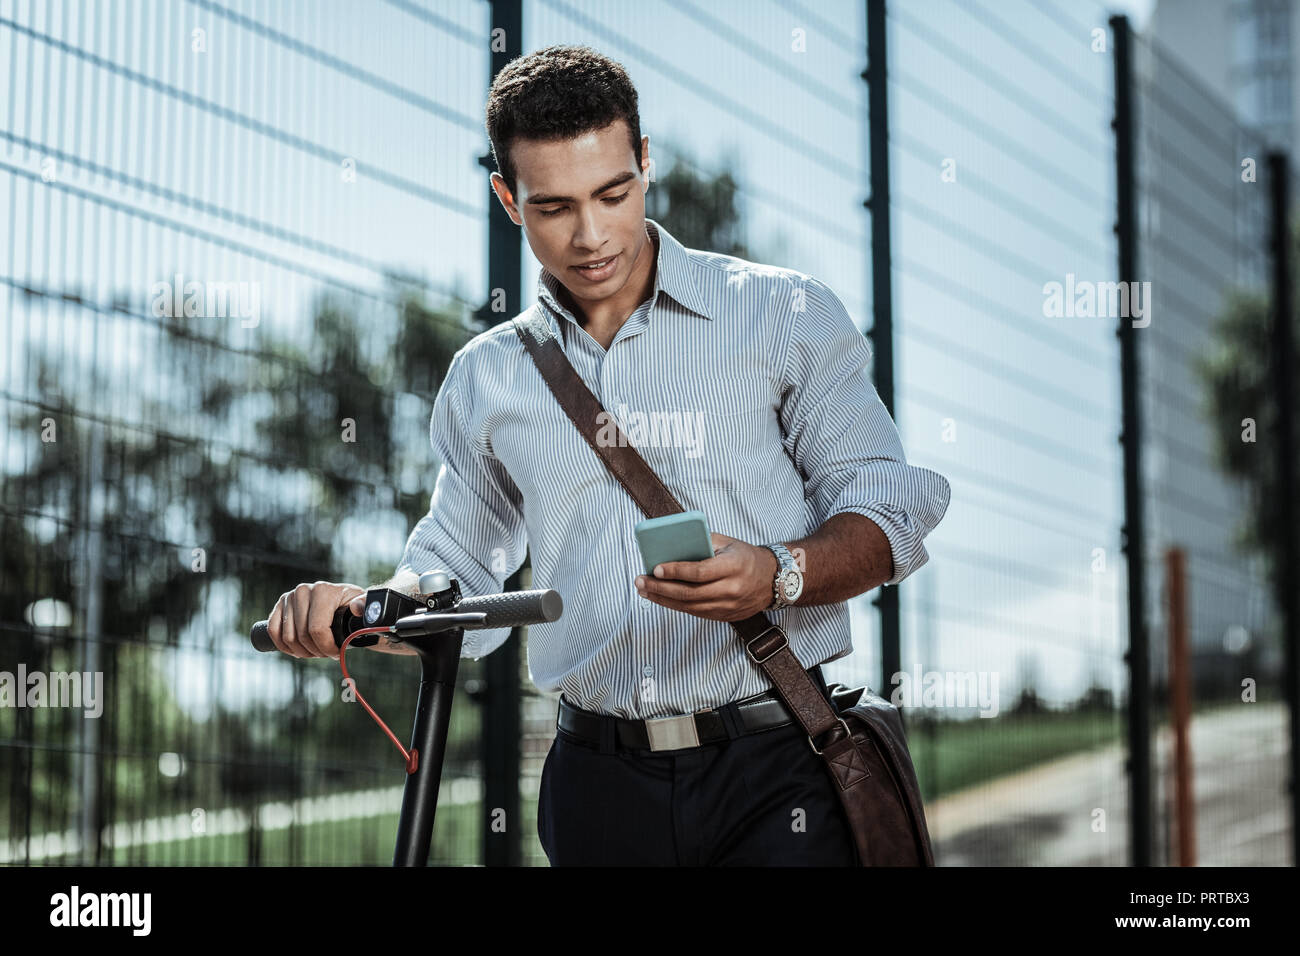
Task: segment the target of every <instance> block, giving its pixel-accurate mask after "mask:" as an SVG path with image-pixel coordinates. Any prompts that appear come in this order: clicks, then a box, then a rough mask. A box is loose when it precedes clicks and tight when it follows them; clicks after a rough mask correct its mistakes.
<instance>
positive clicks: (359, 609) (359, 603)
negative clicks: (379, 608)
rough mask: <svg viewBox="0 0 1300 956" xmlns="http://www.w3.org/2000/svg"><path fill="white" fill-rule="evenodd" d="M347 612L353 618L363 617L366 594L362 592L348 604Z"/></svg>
mask: <svg viewBox="0 0 1300 956" xmlns="http://www.w3.org/2000/svg"><path fill="white" fill-rule="evenodd" d="M348 610H349V611H351V612H352V616H353V617H363V616H364V615H365V613H366V594H365V592H364V591H362V592H361V593H360V594H358V595H357V596H356V597H354V598H353V599H352V600H351V601H350V602H349V603H348Z"/></svg>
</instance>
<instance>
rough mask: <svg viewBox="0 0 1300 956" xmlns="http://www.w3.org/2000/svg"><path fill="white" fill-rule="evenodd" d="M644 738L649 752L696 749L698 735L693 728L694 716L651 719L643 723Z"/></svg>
mask: <svg viewBox="0 0 1300 956" xmlns="http://www.w3.org/2000/svg"><path fill="white" fill-rule="evenodd" d="M645 732H646V736H647V737H649V738H650V749H651V750H681V749H682V748H683V747H698V746H699V745H700V733H699V731H698V730H697V729H696V727H695V715H694V714H682V715H680V716H678V717H651V718H649V719H647V720H646V721H645Z"/></svg>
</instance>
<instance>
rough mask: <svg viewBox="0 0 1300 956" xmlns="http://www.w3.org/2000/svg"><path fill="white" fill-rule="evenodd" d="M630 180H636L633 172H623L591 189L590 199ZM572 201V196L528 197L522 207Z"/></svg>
mask: <svg viewBox="0 0 1300 956" xmlns="http://www.w3.org/2000/svg"><path fill="white" fill-rule="evenodd" d="M630 179H636V173H634V172H632V171H630V170H628V171H625V172H622V173H619V174H618V175H617V176H615V177H614V178H613V179H611V180H610V181H609V182H607V183H605V184H604V185H603V186H601V187H600V188H598V189H593V190H592V191H591V198H592V199H595V198H596V197H597V196H599V195H600V194H601V193H603V192H604V191H605V190H607V189H613V188H614V187H615V186H621V185H623V184H624V183H625V182H627V181H628V180H630ZM572 201H573V197H572V196H529V197H528V199H527V201H526V202H525V203H524V205H525V206H533V205H537V206H540V205H544V204H546V203H553V202H572Z"/></svg>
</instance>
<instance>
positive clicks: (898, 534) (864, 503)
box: [780, 277, 951, 584]
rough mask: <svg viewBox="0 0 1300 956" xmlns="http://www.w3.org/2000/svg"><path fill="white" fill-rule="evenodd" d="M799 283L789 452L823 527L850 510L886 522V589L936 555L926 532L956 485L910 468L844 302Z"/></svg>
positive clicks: (789, 384) (787, 372) (786, 369)
mask: <svg viewBox="0 0 1300 956" xmlns="http://www.w3.org/2000/svg"><path fill="white" fill-rule="evenodd" d="M796 284H797V285H798V286H799V288H801V289H802V293H800V292H799V290H798V289H796V294H795V296H794V297H793V301H794V303H795V309H794V315H793V322H792V323H791V325H790V328H791V330H792V331H791V334H790V338H789V341H788V344H787V349H786V356H785V361H784V364H783V371H782V388H783V390H784V394H783V398H782V401H781V408H780V418H781V426H782V429H783V431H784V432H785V437H784V443H785V449H786V452H787V453H789V454H790V456H791V457H792V458H793V460H794V462H795V465H796V467H797V468H798V469H799V472H800V474H801V475H802V477H803V480H804V494H805V496H806V498H807V499H808V501H809V503H810V505H811V508H812V510H813V513H814V514H815V516H816V518H817V520H818V526H820V525H821V524H824V523H825V522H826V520H827V519H828V518H830V517H832V516H833V515H837V514H843V513H846V512H851V513H855V514H860V515H864V516H866V517H867V518H870V519H871V520H872V521H874V522H875V523H876V524H877V525H879V526H880V529H881V530H882V531H883V532H884V534H885V537H886V538H887V539H888V541H889V547H890V550H891V552H892V555H893V564H894V566H893V574H892V576H891V577H890V578H889V580H888V581H886V582H884V583H885V584H898V583H899V582H900V581H902V580H903V579H904V578H906V577H907V576H908V575H910V574H911V573H912V572H913V571H916V570H917V569H918V568H920V567H922V566H923V565H924V564H925V563H926V562H927V561H929V559H930V556H929V554H928V552H927V551H926V549H925V545H924V541H925V536H926V535H927V534H929V533H930V531H932V530H933V529H934V527H935V525H937V524H938V523H939V520H940V519H941V518H942V517H943V515H944V512H945V511H946V510H947V508H948V501H949V498H950V495H951V489H950V488H949V485H948V480H947V479H946V478H944V477H943V476H942V475H940V474H939V473H937V472H934V471H931V470H930V469H928V468H921V467H918V466H916V465H909V464H908V463H907V459H906V457H905V456H904V453H903V445H902V442H901V441H900V439H899V435H898V427H897V426H896V425H895V424H894V420H893V419H892V418H891V417H890V415H889V412H888V410H886V408H885V406H884V403H883V402H881V400H880V396H879V394H877V392H876V387H875V385H874V384H873V383H872V381H871V376H870V368H871V349H870V346H869V345H868V344H867V340H866V338H865V337H864V336H863V335H862V333H861V332H859V331H858V328H857V326H855V325H854V324H853V319H852V318H851V317H850V315H849V313H848V310H847V309H846V308H845V307H844V304H843V303H842V302H841V301H840V300H839V297H838V296H836V295H835V293H834V292H832V291H831V290H830V288H829V287H828V286H826V285H825V284H824V283H823V282H821V281H819V280H817V279H815V278H812V277H807V278H801V279H799V280H797V282H796Z"/></svg>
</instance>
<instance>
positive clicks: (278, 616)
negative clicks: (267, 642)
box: [266, 594, 289, 654]
mask: <svg viewBox="0 0 1300 956" xmlns="http://www.w3.org/2000/svg"><path fill="white" fill-rule="evenodd" d="M284 597H285V596H284V595H283V594H281V595H280V597H279V599H278V600H277V601H276V602H275V607H273V608H272V609H271V616H270V617H268V618H267V619H266V633H267V634H269V635H270V637H271V643H272V644H274V645H275V649H276V650H277V651H279V652H280V653H281V654H288V653H289V650H288V648H286V647H285V646H284V641H283V640H281V638H280V622H281V621H282V620H283V619H284V614H283V613H282V608H283V607H284Z"/></svg>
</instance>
